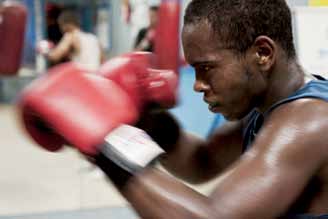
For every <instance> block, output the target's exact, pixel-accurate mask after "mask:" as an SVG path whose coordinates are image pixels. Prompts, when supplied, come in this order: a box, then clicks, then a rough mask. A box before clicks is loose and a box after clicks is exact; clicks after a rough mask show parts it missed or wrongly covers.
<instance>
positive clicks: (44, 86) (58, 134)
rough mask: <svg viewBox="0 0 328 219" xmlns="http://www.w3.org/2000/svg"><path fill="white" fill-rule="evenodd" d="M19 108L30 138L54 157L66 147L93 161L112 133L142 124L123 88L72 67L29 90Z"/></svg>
mask: <svg viewBox="0 0 328 219" xmlns="http://www.w3.org/2000/svg"><path fill="white" fill-rule="evenodd" d="M19 106H20V109H21V112H22V117H23V122H24V124H25V127H26V129H27V131H28V132H29V134H30V135H31V136H32V138H33V139H34V140H35V141H36V142H37V143H39V144H40V145H42V146H43V147H44V148H46V149H47V150H50V151H55V150H58V149H60V148H61V146H62V145H63V144H65V143H68V144H72V145H74V146H75V147H77V148H78V149H79V150H80V151H82V152H83V153H85V154H89V155H94V154H96V153H97V152H98V150H99V148H98V147H99V146H100V145H101V144H102V143H103V141H104V139H105V137H106V136H107V135H108V133H110V132H111V131H112V130H113V129H114V128H116V127H118V126H120V125H121V124H122V123H125V124H134V123H135V121H136V120H137V119H138V110H137V109H136V107H135V105H134V103H133V101H132V100H131V98H130V97H129V96H128V95H127V94H126V92H125V91H124V90H123V89H121V88H120V86H119V85H117V84H116V83H114V82H113V81H111V80H107V79H105V78H103V77H100V76H99V75H95V74H91V73H87V72H86V71H85V70H83V69H81V68H79V67H78V66H77V65H75V64H71V63H69V64H63V65H61V66H59V67H55V68H53V69H51V70H50V72H49V74H46V75H44V76H43V77H41V78H39V79H38V80H36V81H34V82H33V83H32V84H30V86H28V87H27V88H26V89H25V90H24V91H23V93H22V96H21V99H20V103H19Z"/></svg>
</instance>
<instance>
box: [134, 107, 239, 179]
mask: <svg viewBox="0 0 328 219" xmlns="http://www.w3.org/2000/svg"><path fill="white" fill-rule="evenodd" d="M141 120H142V121H141V123H140V124H139V127H141V128H143V129H145V130H146V131H147V132H148V134H150V135H151V136H152V137H153V138H154V139H155V141H157V142H158V143H159V144H160V145H161V146H162V147H163V148H164V150H165V151H166V152H167V155H166V156H165V157H164V159H162V160H161V164H162V165H163V167H164V168H166V169H167V170H168V171H169V172H171V173H172V174H174V175H175V176H177V177H179V178H181V179H183V180H186V181H188V182H190V183H201V182H205V181H208V180H210V179H211V178H213V177H215V176H216V175H217V174H218V173H219V172H221V171H222V170H223V169H225V168H226V167H227V166H228V165H230V164H231V163H232V162H233V161H235V160H236V159H237V158H238V157H239V156H240V155H241V150H242V122H241V121H239V122H227V123H226V124H224V125H223V126H222V127H220V128H219V129H218V130H217V131H216V132H215V133H214V134H213V135H212V136H211V137H210V138H209V139H208V140H207V141H205V140H204V139H201V138H199V137H197V136H195V135H193V134H191V133H186V132H182V131H181V130H180V127H179V125H178V123H177V122H176V120H175V119H174V118H173V117H172V115H170V114H169V113H167V112H165V111H161V112H159V111H158V112H152V113H149V114H146V115H145V118H142V119H141ZM181 158H183V159H181Z"/></svg>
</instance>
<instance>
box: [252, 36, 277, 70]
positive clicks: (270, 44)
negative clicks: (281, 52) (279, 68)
mask: <svg viewBox="0 0 328 219" xmlns="http://www.w3.org/2000/svg"><path fill="white" fill-rule="evenodd" d="M253 47H254V50H253V51H254V53H255V61H256V63H257V65H258V68H259V69H260V71H262V72H267V71H269V70H270V69H272V66H273V65H274V63H275V62H276V56H277V54H276V53H277V45H276V43H275V42H274V41H273V40H272V39H271V38H269V37H267V36H259V37H257V38H256V39H255V41H254V44H253Z"/></svg>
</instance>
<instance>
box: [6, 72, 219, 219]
mask: <svg viewBox="0 0 328 219" xmlns="http://www.w3.org/2000/svg"><path fill="white" fill-rule="evenodd" d="M190 71H191V70H190V69H186V70H183V71H182V73H181V81H180V84H181V90H180V96H181V103H180V105H179V106H178V107H177V108H175V109H173V110H172V112H173V114H175V115H176V116H177V118H178V119H179V120H180V121H181V123H182V126H183V127H184V128H185V129H187V130H188V131H192V132H194V133H197V134H198V135H200V136H205V135H206V134H207V133H208V130H209V127H210V125H211V123H212V121H213V119H214V115H213V114H211V113H209V112H208V110H207V109H206V105H205V104H203V103H202V101H201V97H199V95H196V94H194V93H193V92H192V81H193V74H191V73H190ZM17 115H18V112H17V111H16V108H15V106H14V105H13V104H2V105H0V139H1V146H2V153H0V162H1V163H0V173H1V175H0V219H14V218H15V219H16V218H17V219H57V218H58V219H59V218H60V219H75V218H79V219H87V218H97V219H102V218H120V219H136V218H138V217H137V216H136V215H135V214H134V212H133V210H131V209H130V208H129V205H128V204H127V202H126V201H125V200H124V199H123V198H122V197H121V196H120V195H119V194H118V192H117V191H116V190H115V188H114V187H113V186H111V183H110V182H109V181H107V180H106V178H105V177H104V175H102V173H101V172H100V171H98V170H97V168H95V167H94V166H92V165H91V164H89V163H88V162H86V161H85V160H84V159H83V158H82V157H81V156H80V155H79V154H78V153H77V152H76V151H74V150H73V149H71V148H65V149H63V150H62V152H61V153H50V152H46V151H44V150H41V149H40V148H39V147H38V146H37V145H35V143H34V142H33V141H32V140H31V139H30V138H29V137H28V136H27V135H26V133H25V132H24V129H23V127H21V126H20V125H19V124H20V122H19V118H18V116H17ZM195 115H203V116H202V117H200V116H195ZM212 184H214V182H212V183H209V184H206V185H202V186H200V187H195V189H197V190H198V191H200V192H202V193H207V192H208V191H210V189H211V187H212Z"/></svg>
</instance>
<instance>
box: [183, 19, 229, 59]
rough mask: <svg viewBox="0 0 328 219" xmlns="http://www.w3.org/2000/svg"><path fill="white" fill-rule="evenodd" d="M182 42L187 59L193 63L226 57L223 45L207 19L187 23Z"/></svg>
mask: <svg viewBox="0 0 328 219" xmlns="http://www.w3.org/2000/svg"><path fill="white" fill-rule="evenodd" d="M182 43H183V49H184V55H185V58H186V61H187V62H188V63H189V64H191V65H196V64H198V63H212V62H219V61H221V60H222V59H223V57H224V50H227V49H226V48H225V47H224V46H223V45H220V42H219V39H218V37H216V36H215V34H214V33H213V30H212V28H211V27H210V25H209V24H208V22H206V21H200V22H198V23H196V24H188V25H185V26H184V28H183V31H182Z"/></svg>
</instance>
